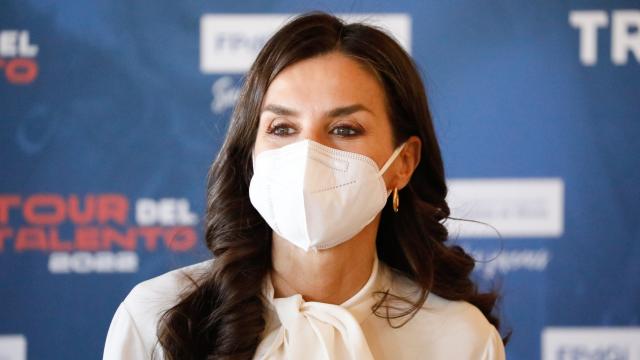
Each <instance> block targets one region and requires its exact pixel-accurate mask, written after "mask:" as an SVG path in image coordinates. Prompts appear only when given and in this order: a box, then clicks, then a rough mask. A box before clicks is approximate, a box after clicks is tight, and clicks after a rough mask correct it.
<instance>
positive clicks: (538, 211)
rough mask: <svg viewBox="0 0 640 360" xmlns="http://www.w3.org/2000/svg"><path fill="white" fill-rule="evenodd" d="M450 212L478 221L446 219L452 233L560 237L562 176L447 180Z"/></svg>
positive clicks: (465, 235)
mask: <svg viewBox="0 0 640 360" xmlns="http://www.w3.org/2000/svg"><path fill="white" fill-rule="evenodd" d="M447 185H448V186H449V194H448V196H447V202H448V204H449V207H450V209H451V216H452V217H456V218H462V219H468V220H474V221H480V222H483V223H486V224H489V225H491V226H493V227H494V228H495V230H494V229H492V228H491V227H490V226H487V225H483V224H477V223H473V222H469V221H455V220H447V221H446V222H445V225H446V226H447V228H448V229H449V233H450V235H451V236H452V237H453V238H455V237H481V238H483V237H498V235H497V233H496V230H497V231H498V232H499V233H500V234H501V235H502V236H503V237H513V238H529V237H550V238H553V237H559V236H561V235H562V233H563V231H564V181H563V180H562V178H476V179H451V180H449V181H447Z"/></svg>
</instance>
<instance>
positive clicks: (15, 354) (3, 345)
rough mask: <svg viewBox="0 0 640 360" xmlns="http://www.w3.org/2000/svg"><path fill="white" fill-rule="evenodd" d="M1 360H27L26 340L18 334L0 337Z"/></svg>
mask: <svg viewBox="0 0 640 360" xmlns="http://www.w3.org/2000/svg"><path fill="white" fill-rule="evenodd" d="M0 359H1V360H27V338H26V337H24V335H20V334H11V335H0Z"/></svg>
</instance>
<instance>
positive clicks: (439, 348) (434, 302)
mask: <svg viewBox="0 0 640 360" xmlns="http://www.w3.org/2000/svg"><path fill="white" fill-rule="evenodd" d="M393 273H394V275H393V276H392V285H391V291H390V292H391V293H392V294H396V295H399V296H402V297H405V298H407V299H410V300H412V301H413V300H415V299H417V297H418V296H419V293H420V287H419V286H418V285H417V284H416V283H415V282H413V281H411V280H410V279H408V278H406V277H404V276H403V275H401V274H399V273H395V272H393ZM405 327H406V328H405ZM402 328H405V330H404V331H406V332H408V333H411V334H412V337H415V338H416V340H417V341H419V342H420V343H422V344H430V345H429V346H430V347H431V350H430V351H433V352H434V354H433V355H434V356H435V357H437V358H439V356H444V357H448V358H473V359H502V358H504V345H503V344H502V340H501V338H500V334H499V333H498V331H497V329H496V328H495V327H494V326H493V324H491V323H490V322H489V321H488V320H487V318H486V317H485V316H484V314H483V313H482V312H481V311H480V310H479V309H478V308H477V307H475V306H474V305H473V304H471V303H469V302H466V301H454V300H448V299H445V298H443V297H441V296H439V295H437V294H434V293H429V295H428V296H427V300H426V301H425V303H424V304H423V306H422V308H421V309H419V310H418V311H417V312H416V314H415V316H414V317H413V318H412V319H411V320H409V321H408V322H407V323H406V324H405V325H404V326H403V327H402ZM402 328H400V329H402Z"/></svg>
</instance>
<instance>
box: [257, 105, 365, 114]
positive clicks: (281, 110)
mask: <svg viewBox="0 0 640 360" xmlns="http://www.w3.org/2000/svg"><path fill="white" fill-rule="evenodd" d="M265 111H269V112H272V113H274V114H276V115H280V116H297V115H298V112H297V111H295V110H293V109H289V108H287V107H284V106H281V105H276V104H269V105H266V106H265V107H263V108H262V111H261V113H263V112H265ZM358 111H366V112H368V113H370V114H373V113H372V112H371V110H369V109H368V108H367V107H366V106H364V105H362V104H353V105H348V106H341V107H337V108H335V109H331V110H329V111H327V112H326V113H325V115H326V116H327V117H341V116H347V115H351V114H353V113H356V112H358Z"/></svg>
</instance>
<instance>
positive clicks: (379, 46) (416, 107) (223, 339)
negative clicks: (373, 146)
mask: <svg viewBox="0 0 640 360" xmlns="http://www.w3.org/2000/svg"><path fill="white" fill-rule="evenodd" d="M333 51H337V52H340V53H341V54H344V55H346V56H349V57H351V58H353V59H355V60H357V61H358V62H360V63H361V64H362V65H364V66H365V67H366V68H368V69H370V71H371V72H372V74H373V75H374V76H376V77H377V78H378V80H379V81H380V83H381V84H382V86H383V88H384V92H385V94H386V100H387V104H386V105H387V108H388V115H389V118H390V119H391V123H392V124H391V125H392V128H393V141H394V145H395V146H397V145H399V144H400V143H402V142H403V141H405V140H406V139H407V138H408V137H409V136H412V135H415V136H418V137H419V138H420V139H421V141H422V144H423V146H422V153H421V161H420V163H419V164H418V166H417V168H416V169H415V171H414V173H413V176H412V178H411V180H410V182H409V184H408V185H407V186H406V187H405V188H403V189H402V190H401V191H400V198H401V199H402V209H401V210H400V212H398V213H397V214H394V213H393V212H392V209H391V205H390V204H387V205H386V206H385V208H384V209H383V210H382V215H381V220H380V225H379V228H378V234H377V239H376V246H377V252H378V257H379V258H380V260H381V261H383V262H384V263H386V264H387V265H389V266H390V267H391V268H393V269H395V270H396V271H398V272H400V273H402V274H403V275H404V276H406V277H407V278H409V279H411V280H413V281H414V282H415V283H416V284H417V285H418V286H419V287H420V289H421V292H420V296H419V298H418V299H417V301H409V300H406V301H407V302H409V303H410V306H409V307H408V308H407V309H406V311H404V312H403V313H402V314H400V316H404V315H410V316H409V319H407V321H409V320H410V318H411V317H412V316H413V315H415V313H416V312H417V311H418V310H419V309H420V308H421V307H422V306H423V305H424V302H425V300H426V298H427V295H428V294H429V292H432V293H434V294H437V295H439V296H441V297H444V298H446V299H449V300H465V301H467V302H469V303H471V304H473V305H475V306H476V307H477V308H478V309H480V311H482V313H483V314H484V316H485V317H486V318H487V319H488V320H489V322H491V323H492V324H493V325H494V326H496V328H499V319H498V318H497V317H496V316H495V315H494V314H493V310H494V305H495V302H496V299H497V294H496V293H495V292H490V293H481V292H479V290H478V288H477V287H476V285H475V284H474V283H473V281H472V280H471V278H470V275H471V271H472V270H473V268H474V265H475V262H474V259H473V258H472V257H471V256H469V255H468V254H467V253H465V251H464V250H463V249H462V248H461V247H460V246H455V245H454V246H448V245H447V244H446V241H447V238H448V233H447V229H446V228H445V226H444V225H443V224H442V223H443V221H444V220H446V219H447V218H448V217H449V207H448V206H447V202H446V201H445V197H446V195H447V186H446V184H445V175H444V166H443V163H442V157H441V154H440V148H439V145H438V141H437V139H436V135H435V131H434V128H433V123H432V118H431V114H430V110H429V105H428V103H427V98H426V94H425V89H424V85H423V84H422V80H421V78H420V74H419V73H418V71H417V67H416V65H415V64H414V62H413V61H412V59H411V57H410V56H409V55H408V54H407V53H406V52H405V51H404V50H403V49H402V47H400V46H399V45H398V43H397V42H396V41H394V40H393V39H392V38H391V37H390V36H389V35H387V34H386V33H385V32H383V31H381V30H379V29H377V28H375V27H373V26H370V25H365V24H362V23H352V24H345V23H344V22H342V21H341V20H340V19H338V18H336V17H334V16H332V15H329V14H326V13H319V12H313V13H307V14H304V15H302V16H299V17H297V18H295V19H293V20H292V21H290V22H289V23H288V24H286V25H285V26H284V27H283V28H281V29H280V30H279V31H278V32H277V33H276V34H275V35H273V37H271V39H270V40H269V41H268V42H267V43H266V45H265V46H264V48H263V49H262V50H261V51H260V53H259V55H258V57H257V58H256V60H255V62H254V63H253V66H252V67H251V69H250V70H249V72H248V74H247V76H246V79H245V83H244V86H243V88H242V91H241V93H240V97H239V99H238V102H237V105H236V107H235V111H234V114H233V118H232V121H231V124H230V126H229V129H228V133H227V136H226V139H225V142H224V144H223V145H222V148H221V149H220V152H219V154H218V156H217V158H216V159H215V161H214V162H213V164H212V166H211V169H210V172H209V178H208V188H207V191H208V193H207V213H206V223H205V227H206V229H205V241H206V244H207V247H208V248H209V249H210V250H211V252H212V253H213V257H214V259H215V260H214V261H212V262H211V267H210V269H208V272H207V274H206V275H205V276H203V277H202V278H200V279H197V280H194V281H193V283H194V286H193V287H191V288H190V289H188V291H186V292H185V294H184V295H183V296H182V297H181V300H180V301H179V303H178V304H176V305H175V306H174V307H172V308H171V309H169V310H168V311H167V312H166V313H164V315H163V317H162V318H161V320H160V322H159V324H158V340H159V343H160V345H161V346H162V348H163V350H164V353H165V357H166V358H168V359H205V358H206V359H248V358H251V357H252V356H253V355H254V353H255V351H256V348H257V346H258V343H259V342H260V340H261V335H262V333H263V331H264V328H265V314H264V311H265V303H264V301H265V299H263V298H262V296H261V295H262V294H261V291H262V281H263V278H264V277H265V276H267V275H268V273H269V270H270V269H271V241H272V240H271V229H270V228H269V226H268V225H267V224H266V222H265V221H264V220H263V219H262V217H261V216H260V214H258V212H257V211H256V210H255V209H254V208H253V206H252V205H251V203H250V201H249V191H248V189H249V182H250V180H251V177H252V175H253V168H252V151H253V147H254V143H255V139H256V135H257V129H258V122H259V114H260V108H261V106H262V101H263V98H264V96H265V93H266V91H267V88H268V87H269V84H270V83H271V82H272V80H273V79H274V78H275V77H276V76H277V75H278V74H279V73H280V72H281V71H282V70H283V69H284V68H286V67H287V66H290V65H292V64H294V63H296V62H298V61H301V60H304V59H309V58H312V57H316V56H319V55H322V54H326V53H329V52H333ZM385 295H392V294H385ZM385 298H388V296H384V297H383V299H382V300H381V302H379V303H378V304H377V306H376V307H374V309H373V310H374V311H375V310H377V309H380V308H384V306H383V305H382V302H383V301H385ZM387 309H388V307H387ZM376 315H377V316H385V317H386V318H387V319H389V320H388V321H389V325H390V326H391V325H392V324H391V319H390V318H391V317H393V318H396V317H398V316H391V315H389V311H387V312H386V314H384V313H383V314H378V311H376ZM405 322H406V321H405ZM402 324H404V323H402ZM402 324H401V325H402ZM401 325H400V326H401ZM505 340H506V339H505Z"/></svg>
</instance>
